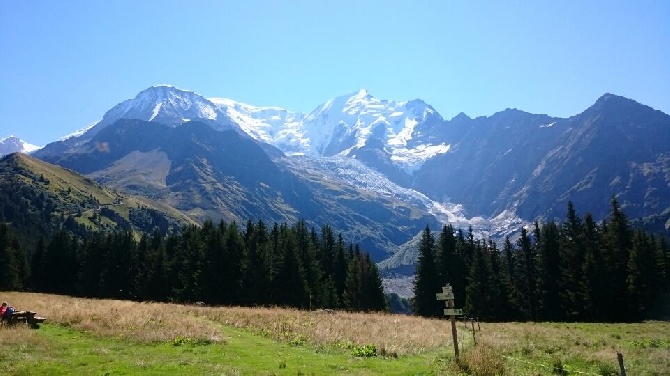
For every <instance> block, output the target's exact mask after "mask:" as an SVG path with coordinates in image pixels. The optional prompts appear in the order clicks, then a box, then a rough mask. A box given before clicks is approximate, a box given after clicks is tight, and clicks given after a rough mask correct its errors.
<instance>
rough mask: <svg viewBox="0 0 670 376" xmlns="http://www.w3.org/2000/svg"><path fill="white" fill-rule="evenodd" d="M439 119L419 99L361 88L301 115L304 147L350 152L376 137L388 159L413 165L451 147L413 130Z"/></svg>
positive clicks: (311, 151)
mask: <svg viewBox="0 0 670 376" xmlns="http://www.w3.org/2000/svg"><path fill="white" fill-rule="evenodd" d="M442 123H444V119H442V116H440V114H439V113H437V111H435V109H434V108H433V107H431V106H430V105H428V104H426V103H425V102H423V101H422V100H419V99H415V100H411V101H390V100H381V99H377V98H375V97H373V96H372V95H370V94H369V93H368V92H367V91H366V90H359V91H358V92H356V93H353V94H351V95H345V96H340V97H337V98H334V99H331V100H329V101H327V102H326V103H324V104H323V105H321V106H319V107H318V108H317V109H315V110H314V111H312V112H311V113H309V114H308V115H307V116H306V117H305V120H304V121H303V126H302V129H303V136H304V138H306V139H308V140H309V149H308V150H305V152H306V153H309V154H315V155H323V156H330V155H336V154H344V155H350V156H353V155H354V154H355V152H356V150H358V149H361V148H364V147H365V146H366V145H370V144H373V143H377V144H378V145H379V147H380V149H381V150H380V151H382V152H384V153H388V154H389V155H390V160H391V162H392V163H394V164H397V165H399V166H401V167H402V168H404V169H406V170H413V169H416V168H417V167H418V166H420V165H421V164H422V163H423V162H424V161H425V160H426V159H427V158H430V157H432V156H435V155H437V154H442V153H446V152H447V151H448V150H449V145H448V144H445V143H438V144H432V143H426V142H425V141H426V140H424V139H422V138H421V137H420V136H421V135H420V134H419V132H417V130H418V129H419V128H421V127H422V126H423V127H426V128H427V126H426V124H442Z"/></svg>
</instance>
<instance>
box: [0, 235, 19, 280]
mask: <svg viewBox="0 0 670 376" xmlns="http://www.w3.org/2000/svg"><path fill="white" fill-rule="evenodd" d="M15 247H17V243H16V242H15V238H14V235H13V233H12V232H11V230H10V229H9V226H8V225H7V224H6V223H0V290H16V289H18V288H19V287H20V286H21V279H20V275H19V265H18V260H17V259H16V254H17V250H16V248H15Z"/></svg>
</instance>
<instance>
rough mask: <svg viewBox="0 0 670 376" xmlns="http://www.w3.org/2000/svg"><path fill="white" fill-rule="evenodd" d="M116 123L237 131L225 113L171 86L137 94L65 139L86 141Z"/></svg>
mask: <svg viewBox="0 0 670 376" xmlns="http://www.w3.org/2000/svg"><path fill="white" fill-rule="evenodd" d="M119 119H137V120H145V121H156V122H159V123H163V124H167V125H171V126H176V125H179V124H182V123H184V122H187V121H190V120H207V121H209V122H210V124H211V125H212V127H213V128H215V129H217V130H224V129H236V128H237V127H236V126H235V123H233V122H232V121H231V120H230V118H228V116H227V115H226V114H225V113H223V112H221V111H219V109H218V107H217V106H216V105H215V104H214V103H212V102H210V101H209V100H207V99H206V98H204V97H203V96H201V95H199V94H196V93H195V92H192V91H188V90H182V89H178V88H176V87H174V86H171V85H157V86H152V87H150V88H148V89H145V90H143V91H141V92H140V93H139V94H137V96H135V98H132V99H127V100H125V101H123V102H121V103H119V104H117V105H116V106H114V107H112V109H110V110H109V111H107V112H106V113H105V115H104V116H103V117H102V120H100V121H99V122H96V123H93V124H91V125H89V126H88V127H86V128H84V129H82V130H80V131H77V132H75V133H73V134H72V135H70V136H67V137H65V139H69V138H79V137H84V138H85V139H90V138H91V137H92V136H94V135H95V134H96V133H98V132H99V131H100V130H101V129H103V128H105V127H106V126H108V125H110V124H112V123H114V122H115V121H117V120H119Z"/></svg>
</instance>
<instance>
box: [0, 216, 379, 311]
mask: <svg viewBox="0 0 670 376" xmlns="http://www.w3.org/2000/svg"><path fill="white" fill-rule="evenodd" d="M0 290H31V291H39V292H47V293H57V294H67V295H73V296H81V297H90V298H117V299H133V300H150V301H172V302H204V303H206V304H212V305H279V306H287V307H298V308H311V309H314V308H340V309H347V310H355V311H381V310H386V309H387V302H386V300H385V296H384V291H383V287H382V282H381V278H380V276H379V271H378V269H377V266H376V264H375V263H374V262H372V261H371V259H370V256H369V255H368V254H366V253H363V252H362V251H361V250H360V248H359V247H358V245H355V244H352V243H348V244H347V243H345V240H344V239H343V238H342V235H341V234H339V235H337V236H336V235H335V233H334V231H333V229H332V228H331V227H330V226H328V225H325V226H323V227H322V228H321V229H320V232H317V230H316V229H314V228H309V227H308V226H307V225H306V223H305V222H304V221H298V222H297V223H296V224H294V225H292V226H289V225H288V224H285V223H284V224H278V223H274V225H273V226H272V227H268V226H267V225H266V224H265V223H264V222H263V221H258V222H252V221H248V222H247V223H246V227H245V228H243V229H241V228H240V226H239V225H238V224H237V223H236V222H232V223H226V222H224V221H222V222H220V223H219V224H218V225H215V224H214V223H213V222H211V221H206V222H205V223H204V224H203V226H201V227H198V226H188V227H185V228H183V229H182V230H181V231H180V232H178V233H176V234H172V235H168V236H162V235H161V234H160V233H159V232H158V231H156V232H154V233H152V234H145V235H143V236H142V237H141V238H139V239H137V240H136V239H135V237H134V236H133V235H132V233H130V232H106V233H91V234H87V235H86V236H78V235H75V234H73V233H72V232H71V231H68V230H64V229H63V230H60V231H57V232H56V233H55V234H54V235H53V236H52V237H51V238H50V239H40V240H39V241H38V242H37V245H36V247H35V249H34V251H33V252H32V253H31V256H30V257H28V256H27V253H26V252H25V250H24V249H22V247H21V246H20V242H19V241H18V239H17V237H16V235H15V234H13V232H12V231H11V228H10V227H9V226H8V225H7V224H0Z"/></svg>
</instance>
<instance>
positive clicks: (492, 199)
mask: <svg viewBox="0 0 670 376" xmlns="http://www.w3.org/2000/svg"><path fill="white" fill-rule="evenodd" d="M120 119H122V120H123V119H135V120H137V119H139V120H143V121H139V120H138V122H137V123H136V124H135V125H134V126H135V127H137V129H135V130H134V131H136V132H137V133H135V137H136V138H138V140H137V141H141V139H144V138H146V139H148V138H154V139H155V140H152V143H151V145H153V147H154V148H153V149H150V150H144V149H142V150H141V153H154V152H156V150H162V151H160V152H157V153H159V154H160V153H163V152H164V153H169V152H173V151H174V150H173V149H174V144H175V142H174V141H170V142H166V143H165V144H160V143H155V142H153V141H158V139H159V138H160V139H162V137H163V136H164V135H163V133H165V134H167V132H166V131H165V130H162V131H160V130H159V131H156V133H152V134H151V135H149V133H150V132H149V127H153V126H154V125H155V124H159V123H160V124H164V125H167V126H168V128H169V129H171V128H175V130H179V128H180V127H177V125H179V124H182V123H185V122H186V120H187V119H194V120H196V119H197V120H204V122H205V123H206V124H207V125H208V126H209V127H210V128H214V129H216V130H222V129H225V127H228V128H233V129H235V130H236V131H237V132H238V133H244V134H245V135H247V138H253V139H256V140H257V141H258V142H259V143H260V144H261V145H259V146H261V148H262V149H263V150H264V151H265V152H266V153H267V154H268V155H269V156H270V158H271V159H272V163H274V164H276V165H277V166H278V168H279V169H280V170H283V171H285V170H291V171H292V172H293V174H295V175H296V176H298V177H299V179H300V180H301V181H303V182H305V183H306V184H307V186H308V187H309V189H308V191H309V192H307V191H303V193H302V194H301V197H305V199H306V200H307V197H313V198H314V199H315V200H317V201H318V203H314V202H311V203H308V204H305V203H304V202H302V200H296V206H294V207H292V208H289V207H288V206H286V207H283V209H277V210H278V212H277V213H274V214H273V215H276V216H277V217H281V218H288V217H290V216H295V217H303V218H307V219H311V220H313V221H315V223H319V222H321V221H323V220H324V219H323V218H325V217H323V214H321V213H328V218H329V222H332V223H336V222H337V223H341V224H343V226H353V227H355V229H354V230H352V231H359V235H360V240H361V241H362V242H366V241H368V242H370V239H377V241H375V242H374V244H373V243H369V244H367V246H369V247H370V248H371V249H378V250H380V252H389V251H390V250H392V249H394V247H396V246H403V245H405V244H407V243H406V241H407V239H409V238H411V237H413V236H414V235H416V233H417V231H414V230H415V229H416V224H417V223H418V222H421V226H420V228H423V226H425V225H426V223H433V224H434V223H446V222H448V223H451V224H454V225H456V226H458V227H470V226H471V227H472V228H473V229H474V230H475V231H477V233H478V234H479V235H480V236H491V237H496V236H498V235H501V234H505V233H507V231H508V230H509V229H518V228H519V227H520V226H521V224H522V223H524V222H525V221H531V222H532V221H534V220H535V219H538V218H540V219H542V218H550V219H551V218H563V216H564V215H565V214H564V213H565V208H566V207H567V202H568V201H572V202H573V204H574V205H575V207H577V208H583V209H582V210H585V211H588V212H590V213H591V214H594V217H595V218H597V219H603V218H604V217H605V215H607V212H608V201H609V199H610V198H611V197H617V198H618V199H619V200H620V202H621V203H622V207H624V208H625V209H626V210H628V211H629V213H630V215H631V216H632V217H634V218H652V217H653V218H656V217H654V216H657V214H658V213H666V212H667V211H668V210H670V199H669V198H668V196H667V192H668V190H667V187H668V184H669V183H668V177H667V176H668V175H667V174H665V173H664V171H668V170H669V169H670V167H668V166H670V157H669V155H670V150H669V149H668V146H667V145H670V117H669V116H668V115H666V114H663V113H661V112H659V111H655V110H653V109H651V108H648V107H646V106H643V105H640V104H639V103H637V102H635V101H632V100H629V99H626V98H622V97H617V96H613V95H605V96H603V97H602V98H601V99H599V100H598V102H596V104H595V105H594V106H592V107H591V108H590V109H588V110H586V111H584V112H583V113H582V114H578V115H575V116H573V117H570V118H566V119H562V118H554V117H550V116H547V115H542V114H530V113H527V112H523V111H520V110H516V109H507V110H504V111H500V112H498V113H495V114H493V115H491V116H481V117H477V118H474V119H473V118H470V117H468V116H466V115H465V114H459V115H458V116H456V117H454V118H453V119H450V120H445V119H443V118H442V116H441V115H440V114H439V113H438V112H437V111H436V110H435V109H434V108H433V107H431V106H430V105H428V104H426V103H425V102H423V101H421V100H418V99H416V100H411V101H393V100H381V99H378V98H375V97H373V96H372V95H370V94H369V93H368V92H367V91H366V90H360V91H357V92H355V93H352V94H349V95H344V96H339V97H335V98H333V99H331V100H328V101H326V102H325V103H324V104H322V105H320V106H318V107H317V108H316V109H314V110H313V111H311V112H309V113H308V114H302V113H296V112H291V111H289V110H286V109H283V108H279V107H258V106H253V105H250V104H245V103H240V102H236V101H234V100H231V99H226V98H216V97H215V98H204V97H202V96H200V95H198V94H196V93H193V92H190V91H185V90H180V89H177V88H174V87H171V86H156V87H151V88H149V89H147V90H144V91H142V92H141V93H139V94H138V95H137V96H136V97H135V98H133V99H129V100H127V101H124V102H122V103H120V104H118V105H116V106H115V107H114V108H112V109H111V110H109V111H108V112H107V113H106V114H105V116H104V117H103V119H102V120H101V121H100V122H97V123H95V124H93V125H92V126H91V127H87V128H86V129H84V130H82V131H81V132H79V133H78V135H77V136H75V137H72V138H70V139H67V140H65V141H61V142H56V143H53V144H50V145H48V146H47V147H45V148H44V149H42V150H40V151H38V152H37V153H36V154H35V155H36V156H37V157H39V158H43V159H45V160H47V161H51V162H52V163H57V164H61V165H66V166H68V167H70V168H72V169H75V170H77V171H82V172H84V173H88V174H91V176H96V179H98V178H99V176H102V175H100V174H101V172H100V171H102V170H101V169H110V168H111V169H112V171H113V174H107V175H105V176H108V177H109V176H111V177H110V178H109V179H112V178H116V177H119V176H123V177H124V179H125V180H124V181H131V182H133V184H131V185H130V186H131V187H132V188H133V189H139V190H140V191H142V190H145V191H146V187H144V186H142V185H141V184H136V182H135V181H134V180H133V179H132V178H133V176H134V175H133V174H137V172H136V171H135V170H137V168H136V166H135V165H136V161H137V160H138V159H137V158H138V156H139V157H142V158H144V154H141V153H140V154H137V153H136V154H133V153H134V152H136V151H138V150H139V149H138V150H130V149H128V147H129V146H128V145H126V144H128V143H129V141H128V139H127V138H125V137H124V136H123V134H122V133H123V132H121V128H119V129H116V130H114V129H111V128H109V129H108V130H109V131H110V132H107V133H108V134H106V135H105V132H103V133H102V134H100V135H99V136H96V134H97V133H98V132H99V131H100V130H102V129H103V128H106V127H108V126H111V125H114V126H115V127H116V126H120V125H119V123H123V122H124V121H125V120H124V121H121V122H119V120H120ZM147 121H151V122H150V123H148V122H147ZM152 124H154V125H152ZM126 125H128V124H126ZM143 127H146V129H145V128H143ZM170 127H171V128H170ZM184 128H189V127H184ZM128 129H130V128H126V131H127V130H128ZM162 129H165V127H164V128H162ZM183 131H184V132H187V131H188V130H187V129H184V130H183ZM115 132H116V133H115ZM119 132H120V133H119ZM112 134H116V136H115V137H116V138H114V140H112V139H111V138H110V137H111V135H112ZM103 135H104V136H105V137H102V136H103ZM94 137H95V139H94ZM209 138H213V137H211V136H209ZM72 140H74V141H75V142H73V141H72ZM91 140H93V141H94V142H90V141H91ZM86 143H87V144H86ZM100 144H104V145H105V146H106V148H105V149H104V150H110V149H109V146H110V145H111V146H114V148H113V150H114V152H113V153H110V152H107V154H106V155H103V154H100V153H97V150H98V145H100ZM148 144H149V143H146V144H144V145H143V146H142V147H144V146H146V145H148ZM266 144H269V145H272V146H274V148H272V147H267V145H266ZM77 145H81V147H78V146H77ZM86 145H87V146H86ZM138 147H139V146H138ZM211 147H212V148H214V149H215V148H217V147H218V146H216V145H213V144H212V145H211ZM277 149H279V150H280V151H282V152H283V154H282V153H280V152H278V151H277ZM121 151H124V153H125V152H127V153H128V154H124V155H116V154H114V153H121ZM208 152H209V151H208ZM96 153H97V154H96ZM112 154H113V155H112ZM184 154H188V156H190V157H191V158H192V159H193V160H198V161H200V162H202V163H205V165H206V164H207V163H209V164H211V165H212V166H213V165H217V164H219V163H221V164H222V166H225V167H226V168H232V165H236V164H239V163H240V162H239V161H238V160H236V159H235V155H233V154H229V155H228V157H226V158H225V159H224V160H219V159H216V160H213V161H208V158H206V157H202V156H195V155H193V152H192V150H187V151H184ZM161 155H162V154H161ZM240 155H242V154H240ZM112 157H113V158H116V157H121V158H122V159H121V161H123V162H118V161H116V162H114V163H118V165H114V166H113V167H110V166H107V165H105V166H103V165H102V164H101V163H102V162H104V161H107V162H110V161H111V160H112V159H110V158H112ZM156 158H158V157H156ZM151 161H154V160H153V159H151ZM154 162H156V161H154ZM156 163H157V162H156ZM189 163H191V162H189ZM159 165H161V166H167V165H166V164H159ZM129 166H130V167H132V168H131V169H128V168H129ZM186 166H188V167H184V168H183V169H182V170H179V171H174V173H175V174H177V173H178V174H184V173H185V171H190V172H192V174H190V175H189V174H187V176H188V178H189V179H185V180H184V181H188V184H196V183H197V181H206V182H208V183H207V184H209V185H208V187H209V188H211V187H213V186H218V185H219V184H220V183H221V181H220V179H223V180H225V181H226V184H224V185H223V186H225V187H231V186H233V185H231V184H234V186H235V187H236V188H235V192H236V193H235V194H239V193H244V192H254V191H258V190H259V189H260V188H259V187H261V188H262V190H264V189H267V186H272V185H271V184H270V185H268V184H267V183H266V182H263V184H257V185H249V184H247V183H248V182H246V181H243V180H244V179H246V178H248V174H257V173H258V171H257V168H254V167H253V164H252V165H250V166H249V168H246V169H244V171H243V172H244V173H239V176H236V175H226V174H222V175H221V176H218V177H216V178H215V179H213V178H211V176H209V175H208V173H207V172H208V171H210V170H212V166H197V168H193V166H192V165H191V164H187V165H186ZM105 171H106V170H105ZM212 171H213V170H212ZM152 172H155V171H154V170H153V169H149V170H148V171H143V172H142V173H143V174H145V175H147V176H153V175H151V173H152ZM95 174H98V175H95ZM142 176H144V175H142ZM161 176H162V175H161ZM180 176H181V175H180ZM199 176H205V177H206V178H198V177H199ZM196 178H198V179H196ZM173 179H174V177H173V176H172V175H169V178H168V177H165V179H164V180H160V181H159V182H158V183H160V184H158V183H156V186H157V187H159V188H160V189H159V190H158V191H156V192H154V193H155V194H156V195H167V196H165V197H166V199H168V198H169V199H170V200H171V199H172V197H186V196H183V194H184V192H185V191H183V187H177V186H172V187H170V190H165V187H167V186H169V185H170V184H169V183H168V182H174V180H173ZM194 179H195V180H194ZM135 180H137V179H135ZM140 180H141V179H140ZM280 181H281V179H279V178H277V182H280ZM209 188H208V189H209ZM198 189H200V188H198ZM195 190H196V189H195V188H194V191H195ZM207 192H208V194H210V193H212V195H213V196H212V197H213V199H212V201H211V202H210V203H208V202H204V203H203V202H197V203H189V205H191V204H192V205H193V207H192V208H191V209H192V210H197V211H198V213H204V212H207V213H208V214H207V215H209V213H221V212H223V211H224V210H231V211H233V212H236V213H238V215H240V217H239V218H238V219H241V220H246V219H247V218H244V215H243V214H244V213H247V214H248V213H252V212H259V209H258V207H260V206H262V205H263V204H262V203H261V201H258V203H254V200H249V201H248V202H247V201H244V203H242V202H243V201H240V200H237V199H236V200H233V201H230V202H229V201H226V200H229V199H230V197H238V196H235V195H231V194H229V193H225V194H221V192H218V191H216V189H215V190H214V191H212V192H209V191H207ZM287 192H288V191H287ZM200 196H203V195H200ZM200 196H199V197H200ZM161 197H162V196H161ZM203 197H204V196H203ZM250 197H251V196H250ZM352 198H355V199H352ZM273 200H274V199H273ZM275 201H276V200H275ZM373 202H374V204H373ZM224 203H225V204H224ZM335 203H336V204H337V205H339V206H337V207H336V204H335ZM399 203H403V204H406V205H409V206H406V207H401V206H399ZM197 205H200V206H201V207H197ZM217 205H218V206H217ZM266 207H272V208H277V207H276V202H274V201H273V203H269V202H268V203H267V205H266ZM226 208H227V209H226ZM231 208H233V209H231ZM666 209H667V210H666ZM273 210H274V209H273ZM282 210H283V211H284V212H282V213H280V212H281V211H282ZM664 210H665V211H664ZM239 213H241V214H239ZM390 215H393V216H399V217H403V218H404V219H411V221H414V222H412V225H411V226H409V227H408V226H407V223H402V225H400V223H401V222H402V221H401V220H395V219H389V216H390ZM335 217H337V219H334V218H335ZM361 218H365V221H367V222H366V223H367V224H366V225H365V226H357V225H352V223H354V222H355V221H358V220H360V219H361ZM392 218H393V217H392ZM417 218H419V219H418V220H417ZM658 218H665V217H663V216H659V217H658ZM668 223H670V222H668ZM393 226H396V227H393ZM391 227H393V229H392V230H389V228H391ZM665 227H666V228H668V226H667V225H666V226H665ZM399 228H403V229H405V230H397V229H399ZM397 231H402V232H403V233H402V235H398V232H397ZM379 234H383V236H384V237H386V236H387V235H389V234H393V235H392V236H390V237H389V238H385V239H383V240H380V239H381V238H379V236H378V235H379ZM391 237H392V238H393V239H392V240H391ZM366 239H367V240H366ZM391 252H392V251H391ZM403 258H404V256H403Z"/></svg>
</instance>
